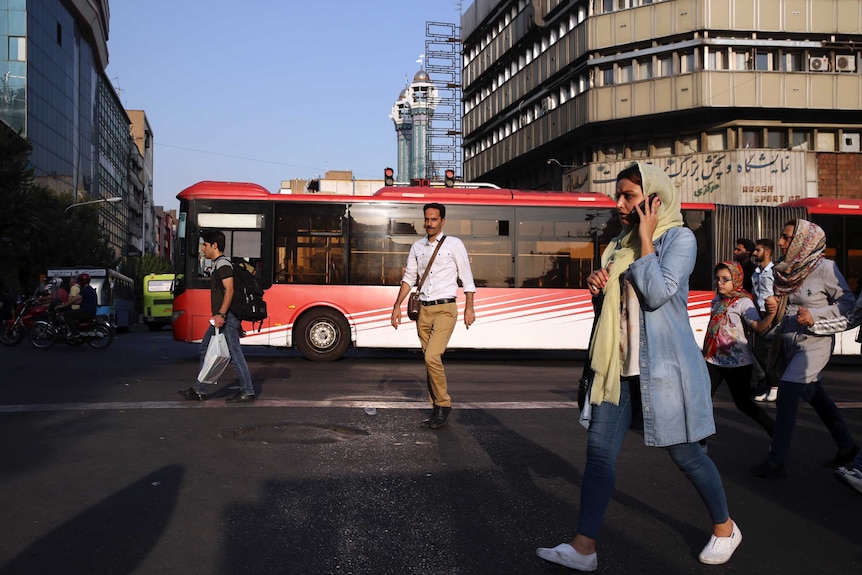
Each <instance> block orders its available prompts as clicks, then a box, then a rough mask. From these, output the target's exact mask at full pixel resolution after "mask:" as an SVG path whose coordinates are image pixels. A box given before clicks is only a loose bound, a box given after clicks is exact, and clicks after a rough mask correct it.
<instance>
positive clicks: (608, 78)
mask: <svg viewBox="0 0 862 575" xmlns="http://www.w3.org/2000/svg"><path fill="white" fill-rule="evenodd" d="M601 72H602V73H601V75H600V78H601V84H599V85H600V86H613V85H614V67H613V66H610V67H608V68H602V69H601Z"/></svg>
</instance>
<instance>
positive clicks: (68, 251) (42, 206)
mask: <svg viewBox="0 0 862 575" xmlns="http://www.w3.org/2000/svg"><path fill="white" fill-rule="evenodd" d="M31 151H32V146H31V144H30V142H29V141H28V140H27V139H25V138H21V137H20V136H19V135H18V134H16V133H14V132H12V131H11V130H9V129H8V128H7V127H6V126H5V124H3V123H2V122H0V206H2V209H0V283H2V284H3V286H0V288H2V289H10V290H12V291H13V292H14V293H19V294H20V293H22V292H25V293H26V292H30V291H31V290H33V289H34V288H35V287H36V284H37V283H38V279H39V277H40V276H41V275H42V274H44V273H45V272H46V271H47V270H48V268H50V267H67V266H92V267H114V266H115V265H116V263H117V259H116V256H115V254H114V250H112V249H111V248H110V246H109V245H108V242H107V240H106V238H105V236H104V233H103V231H102V228H101V226H100V224H99V211H98V207H97V206H98V205H99V204H93V205H91V206H79V207H75V208H74V209H73V210H69V211H65V210H66V208H67V207H68V206H69V205H71V204H72V202H73V200H72V197H71V196H70V195H68V194H59V195H58V194H55V193H54V192H53V191H51V190H50V189H49V188H47V187H45V186H39V185H35V184H34V183H33V173H34V170H33V168H32V167H31V166H30V165H29V157H30V152H31Z"/></svg>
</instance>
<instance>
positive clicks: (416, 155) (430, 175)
mask: <svg viewBox="0 0 862 575" xmlns="http://www.w3.org/2000/svg"><path fill="white" fill-rule="evenodd" d="M438 101H439V96H438V93H437V87H436V86H435V85H434V84H433V83H431V80H430V79H429V77H428V73H427V72H425V70H419V71H418V72H416V74H415V75H414V76H413V82H411V83H410V85H409V86H407V87H406V88H405V89H404V90H402V91H401V94H400V95H399V96H398V100H396V102H395V104H393V105H392V113H391V114H390V115H389V117H390V118H391V119H392V122H393V123H394V124H395V133H396V134H397V141H398V166H397V168H396V171H395V179H396V180H398V181H400V182H409V181H410V180H413V179H435V178H437V175H436V174H435V173H434V172H435V170H434V166H433V165H432V162H431V160H430V158H431V150H430V147H429V142H430V137H431V133H430V124H431V119H432V117H433V116H434V109H435V108H436V107H437V103H438Z"/></svg>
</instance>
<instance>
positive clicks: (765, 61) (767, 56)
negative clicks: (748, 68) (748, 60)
mask: <svg viewBox="0 0 862 575" xmlns="http://www.w3.org/2000/svg"><path fill="white" fill-rule="evenodd" d="M772 57H773V55H772V52H767V51H766V50H757V51H756V52H755V53H754V69H755V70H772V69H773V67H772Z"/></svg>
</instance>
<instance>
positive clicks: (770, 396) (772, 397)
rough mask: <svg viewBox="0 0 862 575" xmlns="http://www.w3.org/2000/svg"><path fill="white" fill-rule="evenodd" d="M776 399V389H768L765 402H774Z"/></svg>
mask: <svg viewBox="0 0 862 575" xmlns="http://www.w3.org/2000/svg"><path fill="white" fill-rule="evenodd" d="M776 399H778V388H777V387H772V388H770V389H769V393H768V394H767V396H766V401H775V400H776Z"/></svg>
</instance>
